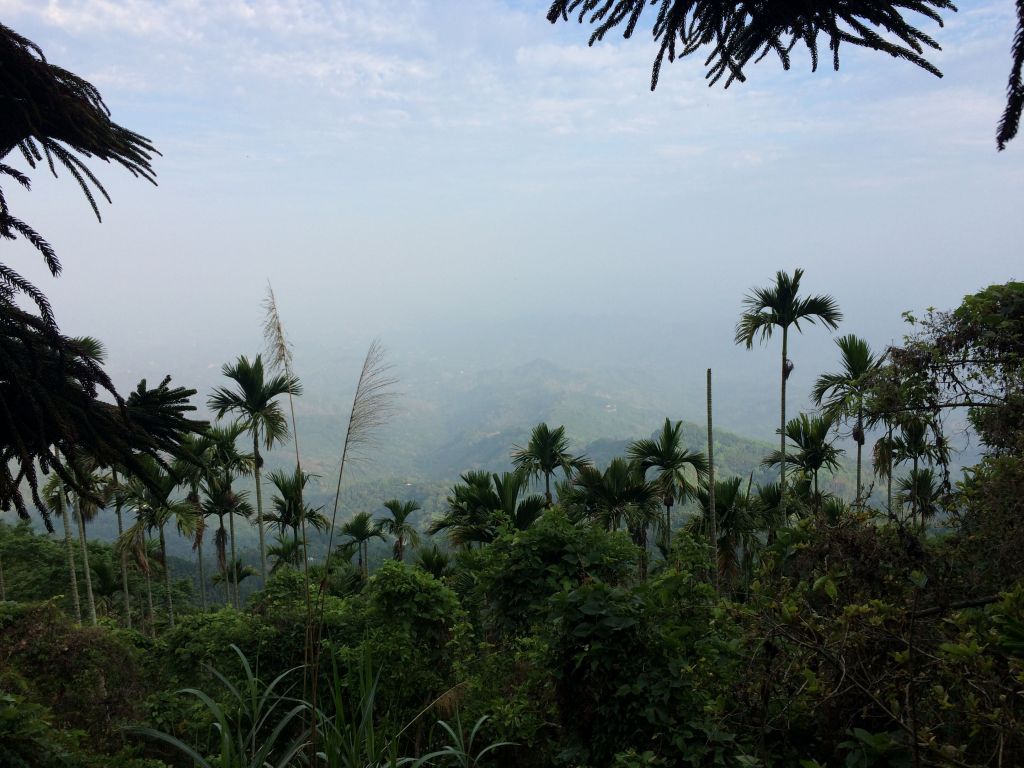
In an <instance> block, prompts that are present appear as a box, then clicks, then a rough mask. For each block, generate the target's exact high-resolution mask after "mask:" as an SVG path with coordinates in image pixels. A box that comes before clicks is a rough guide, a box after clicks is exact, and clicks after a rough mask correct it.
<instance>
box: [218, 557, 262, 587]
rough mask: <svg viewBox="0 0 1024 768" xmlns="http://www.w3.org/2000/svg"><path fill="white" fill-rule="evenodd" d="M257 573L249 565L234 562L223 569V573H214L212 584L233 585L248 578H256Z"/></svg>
mask: <svg viewBox="0 0 1024 768" xmlns="http://www.w3.org/2000/svg"><path fill="white" fill-rule="evenodd" d="M258 575H259V571H257V570H256V569H255V568H253V567H252V566H251V565H243V564H242V561H241V560H235V561H234V562H232V563H231V564H230V565H228V567H227V568H226V569H225V571H224V573H215V574H214V575H213V583H214V584H221V583H225V584H226V583H227V582H231V583H233V584H235V585H238V584H239V583H241V582H243V581H245V580H246V579H247V578H249V577H250V576H258Z"/></svg>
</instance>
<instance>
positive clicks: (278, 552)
mask: <svg viewBox="0 0 1024 768" xmlns="http://www.w3.org/2000/svg"><path fill="white" fill-rule="evenodd" d="M267 555H268V556H269V557H272V558H274V564H273V565H272V566H271V567H270V572H271V573H277V571H279V570H280V569H281V568H283V567H284V566H286V565H290V566H292V567H293V568H297V567H299V566H300V565H302V543H301V542H300V541H298V540H297V539H295V538H292V537H291V536H285V535H283V534H281V533H278V534H277V536H276V537H275V540H274V543H273V544H271V545H270V546H269V547H267Z"/></svg>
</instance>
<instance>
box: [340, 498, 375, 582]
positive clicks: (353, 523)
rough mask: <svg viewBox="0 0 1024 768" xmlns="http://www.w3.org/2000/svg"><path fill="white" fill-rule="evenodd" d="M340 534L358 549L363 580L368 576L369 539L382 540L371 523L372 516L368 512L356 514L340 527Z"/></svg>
mask: <svg viewBox="0 0 1024 768" xmlns="http://www.w3.org/2000/svg"><path fill="white" fill-rule="evenodd" d="M341 533H342V535H344V536H348V538H349V541H350V542H351V543H353V544H355V545H356V546H357V547H358V551H359V570H360V571H361V572H362V574H363V578H364V579H365V578H366V577H368V576H369V575H370V564H369V559H370V539H383V538H384V534H383V533H381V531H380V528H378V527H377V526H376V525H375V524H374V522H373V516H372V515H371V514H370V513H369V512H357V513H356V514H355V515H353V516H352V519H351V520H349V521H348V522H346V523H345V524H344V525H342V526H341Z"/></svg>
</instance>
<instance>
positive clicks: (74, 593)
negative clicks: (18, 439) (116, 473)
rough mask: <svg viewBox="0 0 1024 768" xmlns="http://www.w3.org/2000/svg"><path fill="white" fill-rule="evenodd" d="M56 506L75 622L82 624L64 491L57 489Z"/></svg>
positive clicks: (80, 602)
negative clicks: (65, 554)
mask: <svg viewBox="0 0 1024 768" xmlns="http://www.w3.org/2000/svg"><path fill="white" fill-rule="evenodd" d="M57 504H58V505H60V517H61V520H62V521H63V523H64V546H65V549H66V550H67V553H68V572H69V573H70V574H71V597H72V602H73V604H74V607H75V621H77V622H78V623H79V624H81V623H82V601H81V600H80V599H79V597H78V575H77V574H76V573H75V548H74V546H73V545H72V544H71V522H70V521H69V520H68V508H67V504H65V503H64V489H63V488H58V489H57Z"/></svg>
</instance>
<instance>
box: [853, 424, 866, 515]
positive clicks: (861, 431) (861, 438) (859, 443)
mask: <svg viewBox="0 0 1024 768" xmlns="http://www.w3.org/2000/svg"><path fill="white" fill-rule="evenodd" d="M857 434H858V435H859V439H858V440H857V499H856V501H855V502H854V505H855V506H860V504H861V494H862V493H863V491H862V490H861V482H860V468H861V463H860V453H861V449H862V448H863V447H864V409H863V408H862V409H860V410H859V411H858V412H857Z"/></svg>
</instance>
